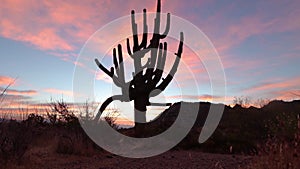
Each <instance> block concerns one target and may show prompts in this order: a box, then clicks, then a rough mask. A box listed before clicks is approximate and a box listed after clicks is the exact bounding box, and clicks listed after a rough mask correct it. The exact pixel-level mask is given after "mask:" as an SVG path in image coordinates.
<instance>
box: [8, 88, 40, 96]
mask: <svg viewBox="0 0 300 169" xmlns="http://www.w3.org/2000/svg"><path fill="white" fill-rule="evenodd" d="M6 94H9V95H27V96H33V95H36V94H37V91H35V90H13V89H8V90H6Z"/></svg>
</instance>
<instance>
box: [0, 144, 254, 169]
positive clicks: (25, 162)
mask: <svg viewBox="0 0 300 169" xmlns="http://www.w3.org/2000/svg"><path fill="white" fill-rule="evenodd" d="M251 159H252V157H250V156H240V155H223V154H210V153H203V152H199V151H195V150H171V151H168V152H166V153H164V154H161V155H159V156H155V157H150V158H145V159H131V158H124V157H119V156H116V155H112V154H110V153H107V152H104V151H103V152H99V153H97V154H94V155H91V156H81V155H62V154H57V153H54V152H51V148H48V149H47V148H45V147H40V148H34V149H31V150H30V151H28V152H26V154H25V156H24V157H23V159H22V161H21V162H20V164H12V163H8V165H7V166H6V167H4V166H2V167H4V168H12V169H14V168H16V169H41V168H45V169H104V168H105V169H114V168H116V169H119V168H126V169H131V168H141V169H146V168H158V169H159V168H164V169H165V168H176V169H177V168H178V169H181V168H182V169H183V168H189V169H193V168H201V169H206V168H207V169H208V168H210V169H211V168H216V169H226V168H228V169H235V168H243V167H244V166H246V165H247V164H248V163H249V162H250V161H251ZM2 167H0V168H2Z"/></svg>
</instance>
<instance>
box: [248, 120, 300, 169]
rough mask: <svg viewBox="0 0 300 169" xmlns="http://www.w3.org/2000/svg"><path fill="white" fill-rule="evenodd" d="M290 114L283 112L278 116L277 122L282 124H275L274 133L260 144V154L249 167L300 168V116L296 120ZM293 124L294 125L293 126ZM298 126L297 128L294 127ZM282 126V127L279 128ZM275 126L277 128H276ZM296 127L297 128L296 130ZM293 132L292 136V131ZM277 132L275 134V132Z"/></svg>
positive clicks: (256, 168)
mask: <svg viewBox="0 0 300 169" xmlns="http://www.w3.org/2000/svg"><path fill="white" fill-rule="evenodd" d="M292 119H293V118H291V117H290V116H287V115H286V114H282V115H280V116H276V120H277V121H275V122H278V123H279V124H280V126H277V125H275V124H273V126H272V128H271V129H272V130H271V131H272V133H273V135H269V139H267V141H266V142H265V143H263V144H262V145H260V146H259V155H258V156H257V157H255V158H254V160H253V162H252V163H251V164H250V165H249V166H248V167H247V168H249V169H252V168H253V169H254V168H255V169H262V168H272V169H282V168H286V169H298V168H300V118H299V115H298V119H296V120H297V121H296V122H295V121H294V120H292ZM297 123H298V125H297ZM291 126H292V127H291ZM295 126H296V128H294V127H295ZM277 127H279V128H282V129H278V128H277ZM274 128H275V129H274ZM294 129H295V130H294ZM285 131H287V132H292V131H294V132H293V134H292V137H290V135H289V134H290V133H288V134H284V132H285ZM274 133H275V134H274Z"/></svg>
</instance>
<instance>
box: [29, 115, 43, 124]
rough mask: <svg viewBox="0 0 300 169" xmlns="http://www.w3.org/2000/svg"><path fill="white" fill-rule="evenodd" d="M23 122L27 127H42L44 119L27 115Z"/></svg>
mask: <svg viewBox="0 0 300 169" xmlns="http://www.w3.org/2000/svg"><path fill="white" fill-rule="evenodd" d="M25 122H26V123H27V124H29V125H35V126H38V125H42V124H44V122H45V118H44V117H43V116H41V115H38V114H29V115H28V117H27V119H26V120H25Z"/></svg>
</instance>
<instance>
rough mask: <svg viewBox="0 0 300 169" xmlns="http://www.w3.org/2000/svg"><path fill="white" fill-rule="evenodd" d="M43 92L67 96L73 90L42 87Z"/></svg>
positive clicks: (70, 94)
mask: <svg viewBox="0 0 300 169" xmlns="http://www.w3.org/2000/svg"><path fill="white" fill-rule="evenodd" d="M44 91H45V92H47V93H51V94H63V95H67V96H73V91H69V90H59V89H53V88H48V89H44Z"/></svg>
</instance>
